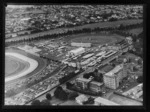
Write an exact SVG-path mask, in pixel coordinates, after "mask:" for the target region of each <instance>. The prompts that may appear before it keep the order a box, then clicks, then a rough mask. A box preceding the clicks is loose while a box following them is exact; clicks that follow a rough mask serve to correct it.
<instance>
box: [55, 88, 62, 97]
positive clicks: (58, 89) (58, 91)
mask: <svg viewBox="0 0 150 112" xmlns="http://www.w3.org/2000/svg"><path fill="white" fill-rule="evenodd" d="M62 90H63V89H62V87H60V86H59V87H57V88H56V90H55V91H54V96H55V97H56V98H59V93H60V92H61V91H62Z"/></svg>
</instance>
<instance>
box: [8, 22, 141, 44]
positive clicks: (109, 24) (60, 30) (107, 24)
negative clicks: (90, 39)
mask: <svg viewBox="0 0 150 112" xmlns="http://www.w3.org/2000/svg"><path fill="white" fill-rule="evenodd" d="M140 22H143V20H142V19H133V20H119V21H115V22H100V23H92V24H86V25H82V26H75V27H73V28H56V29H54V30H49V31H43V32H39V33H35V34H30V35H25V36H19V37H13V38H10V39H6V40H5V42H11V41H17V40H23V39H29V38H37V37H39V36H44V35H48V34H60V33H65V32H67V31H73V30H80V29H83V28H91V29H93V28H96V27H100V28H104V27H115V26H118V25H120V24H125V25H126V24H136V23H140Z"/></svg>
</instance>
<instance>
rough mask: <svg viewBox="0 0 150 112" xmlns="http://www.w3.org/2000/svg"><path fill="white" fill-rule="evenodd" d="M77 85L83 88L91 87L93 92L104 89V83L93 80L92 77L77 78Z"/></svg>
mask: <svg viewBox="0 0 150 112" xmlns="http://www.w3.org/2000/svg"><path fill="white" fill-rule="evenodd" d="M75 85H76V86H77V87H79V88H82V89H89V90H90V91H92V92H96V93H98V92H100V91H101V90H102V85H103V83H99V82H95V81H92V79H85V78H77V79H76V81H75Z"/></svg>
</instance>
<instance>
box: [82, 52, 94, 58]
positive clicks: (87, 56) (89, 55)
mask: <svg viewBox="0 0 150 112" xmlns="http://www.w3.org/2000/svg"><path fill="white" fill-rule="evenodd" d="M93 55H94V53H90V54H87V55H85V56H83V58H89V57H91V56H93Z"/></svg>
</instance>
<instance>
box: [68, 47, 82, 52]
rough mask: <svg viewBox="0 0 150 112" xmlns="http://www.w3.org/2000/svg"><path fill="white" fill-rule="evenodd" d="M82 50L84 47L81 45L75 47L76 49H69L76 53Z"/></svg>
mask: <svg viewBox="0 0 150 112" xmlns="http://www.w3.org/2000/svg"><path fill="white" fill-rule="evenodd" d="M82 50H84V48H83V47H79V48H77V49H73V50H71V51H70V52H72V53H77V52H80V51H82Z"/></svg>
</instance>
